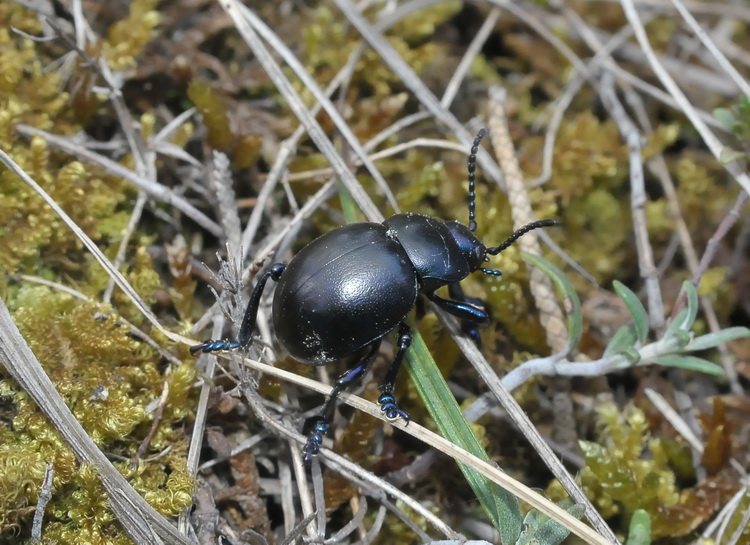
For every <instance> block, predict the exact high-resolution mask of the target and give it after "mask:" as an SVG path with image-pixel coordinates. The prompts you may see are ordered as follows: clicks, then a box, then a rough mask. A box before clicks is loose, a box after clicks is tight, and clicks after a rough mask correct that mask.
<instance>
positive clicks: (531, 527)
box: [516, 500, 584, 545]
mask: <svg viewBox="0 0 750 545" xmlns="http://www.w3.org/2000/svg"><path fill="white" fill-rule="evenodd" d="M558 505H559V506H560V507H563V508H565V510H566V511H567V512H568V513H570V514H571V515H573V516H574V517H575V518H577V519H580V518H581V517H582V516H583V513H584V509H583V506H582V505H578V504H575V503H573V502H572V501H571V500H563V501H562V502H560V503H559V504H558ZM523 522H524V530H523V532H521V535H520V536H519V538H518V541H517V542H516V545H532V544H533V545H535V544H537V543H538V544H540V545H559V544H560V543H562V541H563V540H564V539H565V538H566V537H568V535H569V534H570V530H568V529H567V528H565V527H564V526H563V525H561V524H560V523H559V522H557V521H555V520H554V519H551V518H550V517H548V516H547V515H545V514H543V513H540V512H539V511H537V510H536V509H532V510H531V511H529V512H528V513H527V514H526V517H525V518H524V521H523Z"/></svg>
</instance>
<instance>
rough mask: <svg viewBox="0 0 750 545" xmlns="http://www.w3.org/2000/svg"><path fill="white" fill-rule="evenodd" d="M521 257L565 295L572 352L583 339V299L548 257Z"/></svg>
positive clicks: (523, 253)
mask: <svg viewBox="0 0 750 545" xmlns="http://www.w3.org/2000/svg"><path fill="white" fill-rule="evenodd" d="M521 257H523V259H524V260H525V261H528V262H529V263H531V264H532V265H534V266H535V267H536V268H537V269H539V270H540V271H542V272H543V273H544V274H545V275H547V276H548V277H549V278H550V279H551V280H552V282H554V284H555V287H556V288H557V290H558V291H559V292H560V294H561V295H562V297H563V306H564V307H565V313H566V314H567V316H568V348H567V352H571V351H572V350H573V349H574V348H575V347H576V346H578V341H580V340H581V335H582V334H583V314H582V312H581V300H580V299H579V298H578V294H577V293H576V291H575V289H573V285H572V284H571V283H570V282H569V281H568V279H567V278H566V277H565V273H563V272H562V271H561V270H560V268H558V267H557V266H556V265H554V264H552V263H550V262H549V261H547V260H546V259H544V258H543V257H541V256H538V255H532V254H527V253H525V252H522V253H521Z"/></svg>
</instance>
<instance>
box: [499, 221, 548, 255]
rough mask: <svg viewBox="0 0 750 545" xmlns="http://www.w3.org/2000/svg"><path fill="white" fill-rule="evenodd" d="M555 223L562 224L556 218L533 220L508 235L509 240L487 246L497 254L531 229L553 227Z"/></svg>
mask: <svg viewBox="0 0 750 545" xmlns="http://www.w3.org/2000/svg"><path fill="white" fill-rule="evenodd" d="M553 225H560V222H559V221H555V220H539V221H532V222H531V223H527V224H526V225H524V226H523V227H521V228H520V229H517V230H516V231H515V232H514V233H513V234H512V235H510V236H509V237H508V240H506V241H505V242H503V243H502V244H500V245H499V246H494V247H492V248H487V253H488V254H490V255H497V254H499V253H500V252H502V251H503V250H505V249H507V248H508V247H509V246H510V245H511V244H513V243H514V242H515V241H517V240H518V239H519V238H521V237H522V236H523V235H525V234H526V233H528V232H529V231H533V230H534V229H539V228H540V227H552V226H553Z"/></svg>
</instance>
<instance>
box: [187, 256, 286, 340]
mask: <svg viewBox="0 0 750 545" xmlns="http://www.w3.org/2000/svg"><path fill="white" fill-rule="evenodd" d="M285 268H286V264H284V263H276V264H275V265H272V266H271V268H269V269H268V270H267V271H266V272H264V273H263V276H261V277H260V280H258V283H257V284H256V285H255V289H254V290H253V294H252V295H251V296H250V303H249V304H248V305H247V309H246V310H245V317H244V318H243V319H242V325H241V326H240V334H239V335H238V336H237V340H236V341H227V340H221V339H216V340H213V339H212V340H208V341H206V342H204V343H201V344H198V345H195V346H191V347H190V353H191V354H197V353H198V352H203V353H204V354H210V353H212V352H225V351H228V350H237V349H238V348H246V347H248V346H250V344H251V343H252V340H253V338H252V334H253V328H254V327H255V320H256V318H257V316H258V306H260V298H261V295H263V290H264V289H265V287H266V282H268V279H269V278H272V279H273V280H274V281H276V282H278V281H279V278H281V273H283V272H284V269H285Z"/></svg>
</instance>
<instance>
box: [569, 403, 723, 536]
mask: <svg viewBox="0 0 750 545" xmlns="http://www.w3.org/2000/svg"><path fill="white" fill-rule="evenodd" d="M597 420H598V435H599V437H598V439H597V442H596V443H594V442H589V441H581V442H580V446H581V451H582V453H583V456H584V458H585V461H586V465H585V466H584V468H583V469H582V470H581V474H580V481H581V484H582V486H583V488H584V490H585V491H586V493H587V495H588V496H589V497H590V498H591V499H592V501H593V502H594V505H595V506H596V507H597V508H598V509H599V511H600V513H601V514H602V515H603V516H604V517H606V518H611V517H613V516H615V515H620V517H619V519H618V520H621V521H623V523H624V524H626V523H627V521H629V520H630V519H631V518H632V515H633V513H634V512H635V510H636V509H645V510H646V511H647V512H648V513H649V514H650V515H651V522H652V532H653V537H654V538H660V537H679V536H684V535H687V534H689V533H690V532H692V531H693V530H695V529H696V528H697V527H698V526H699V525H700V524H702V523H704V522H705V521H706V520H708V519H709V518H710V517H711V516H712V514H713V512H714V510H715V509H716V508H717V507H718V506H719V505H721V503H722V502H723V501H726V500H727V499H728V498H729V496H730V494H731V490H730V489H731V483H726V482H725V481H722V480H719V479H715V480H714V479H706V480H705V481H703V482H701V483H699V484H698V485H696V486H695V487H692V488H685V489H681V488H680V486H679V484H678V480H677V476H676V474H675V472H674V470H673V469H672V457H673V456H674V454H675V449H674V444H673V443H671V444H670V442H668V441H666V440H664V439H661V438H659V437H653V436H651V434H650V429H649V422H648V420H647V419H646V416H645V414H644V413H643V411H641V410H640V409H638V408H636V407H634V406H633V405H629V406H627V407H626V408H625V409H624V410H623V411H622V412H621V411H620V410H618V408H617V407H616V406H614V405H613V404H605V405H602V406H600V407H599V408H598V410H597ZM681 450H682V451H685V450H686V449H684V448H683V449H681ZM684 454H685V455H687V453H686V452H684ZM679 457H682V458H684V456H683V455H682V454H680V456H679ZM727 484H730V486H729V487H727ZM722 496H723V497H724V499H722ZM623 531H624V528H623Z"/></svg>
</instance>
